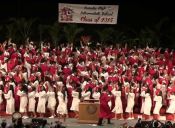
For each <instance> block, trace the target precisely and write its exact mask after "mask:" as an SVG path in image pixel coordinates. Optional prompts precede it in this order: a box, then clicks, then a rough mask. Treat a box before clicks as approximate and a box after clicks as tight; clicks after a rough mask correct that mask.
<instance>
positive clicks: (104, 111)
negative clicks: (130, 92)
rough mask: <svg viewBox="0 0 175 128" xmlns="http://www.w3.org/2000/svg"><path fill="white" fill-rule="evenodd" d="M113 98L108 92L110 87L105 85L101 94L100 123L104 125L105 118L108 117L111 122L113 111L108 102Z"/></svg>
mask: <svg viewBox="0 0 175 128" xmlns="http://www.w3.org/2000/svg"><path fill="white" fill-rule="evenodd" d="M110 100H111V96H110V95H109V94H108V87H107V86H104V87H103V92H102V94H101V96H100V113H99V120H98V124H97V125H100V126H102V121H103V118H106V119H108V124H111V118H112V112H111V109H110V107H109V105H108V102H109V101H110Z"/></svg>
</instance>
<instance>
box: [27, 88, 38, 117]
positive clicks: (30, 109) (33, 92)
mask: <svg viewBox="0 0 175 128" xmlns="http://www.w3.org/2000/svg"><path fill="white" fill-rule="evenodd" d="M35 97H36V89H35V87H31V86H29V87H28V99H29V104H28V112H30V113H31V116H32V117H36V112H35V104H36V100H35Z"/></svg>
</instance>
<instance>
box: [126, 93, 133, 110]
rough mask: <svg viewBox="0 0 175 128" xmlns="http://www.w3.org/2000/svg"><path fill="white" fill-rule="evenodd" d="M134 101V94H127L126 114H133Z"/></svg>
mask: <svg viewBox="0 0 175 128" xmlns="http://www.w3.org/2000/svg"><path fill="white" fill-rule="evenodd" d="M134 99H135V94H134V93H128V99H127V107H126V110H125V112H128V113H131V112H133V108H134Z"/></svg>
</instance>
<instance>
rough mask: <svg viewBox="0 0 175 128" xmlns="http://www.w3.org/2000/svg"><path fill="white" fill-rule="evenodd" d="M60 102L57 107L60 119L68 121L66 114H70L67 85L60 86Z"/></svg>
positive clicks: (58, 93)
mask: <svg viewBox="0 0 175 128" xmlns="http://www.w3.org/2000/svg"><path fill="white" fill-rule="evenodd" d="M57 95H58V102H59V105H58V107H57V113H58V116H59V118H60V119H63V122H65V121H66V116H67V114H68V110H67V88H66V86H62V87H60V88H58V92H57Z"/></svg>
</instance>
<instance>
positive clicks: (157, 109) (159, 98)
mask: <svg viewBox="0 0 175 128" xmlns="http://www.w3.org/2000/svg"><path fill="white" fill-rule="evenodd" d="M154 101H155V102H156V105H155V107H154V110H153V114H158V115H159V114H160V109H161V107H162V96H155V97H154Z"/></svg>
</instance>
